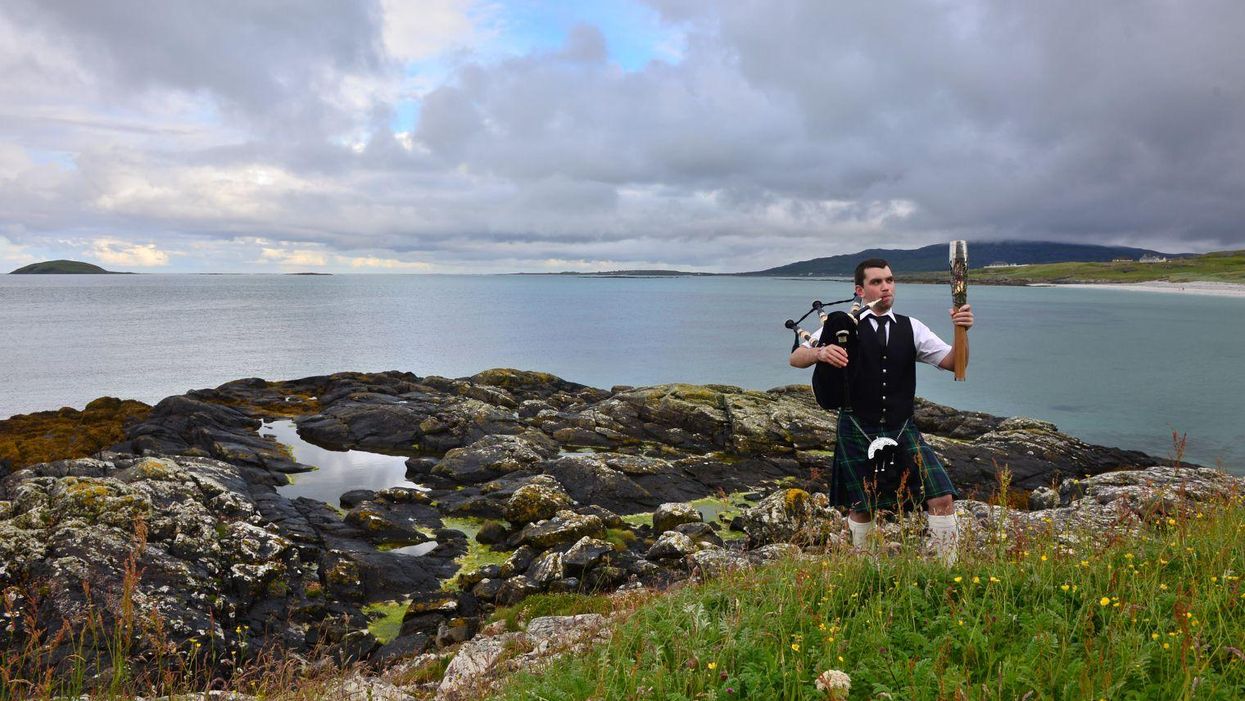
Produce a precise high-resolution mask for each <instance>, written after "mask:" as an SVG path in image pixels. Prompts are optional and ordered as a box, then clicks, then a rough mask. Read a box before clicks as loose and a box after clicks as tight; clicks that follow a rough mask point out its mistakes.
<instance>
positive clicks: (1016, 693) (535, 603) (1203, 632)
mask: <svg viewBox="0 0 1245 701" xmlns="http://www.w3.org/2000/svg"><path fill="white" fill-rule="evenodd" d="M1159 503H1160V504H1161V503H1162V502H1159ZM1183 506H1185V507H1188V508H1183V509H1182V510H1175V511H1165V510H1163V509H1162V508H1158V509H1156V510H1154V511H1153V512H1152V513H1151V514H1150V517H1149V518H1148V519H1146V523H1145V525H1144V527H1143V528H1142V529H1141V530H1139V531H1132V530H1130V529H1129V528H1126V527H1124V526H1121V527H1120V528H1119V529H1118V530H1117V531H1116V532H1108V533H1101V532H1098V533H1088V532H1085V533H1075V532H1067V531H1060V530H1059V529H1058V528H1057V527H1056V526H1055V524H1054V523H1053V522H1051V523H1043V522H1039V525H1038V526H1036V527H1034V526H1032V525H1030V526H1019V525H1017V524H1018V523H1019V521H1014V520H1009V519H1008V517H1007V512H1006V507H1001V508H1003V509H1004V511H1003V512H1002V514H1001V519H1000V521H999V522H1000V523H1003V524H1010V525H1009V526H1008V527H1006V528H1000V529H998V530H996V531H991V532H989V533H985V534H978V535H980V536H981V537H982V538H983V540H984V542H985V543H986V545H985V547H984V548H982V549H979V550H977V551H975V552H973V553H971V555H970V554H969V553H966V555H970V556H968V557H965V558H964V559H963V560H962V561H961V562H960V563H959V564H957V565H954V566H951V567H947V566H944V565H942V564H940V563H938V562H936V561H934V560H931V559H930V558H928V557H926V556H925V555H924V554H923V553H922V552H921V551H920V548H919V542H920V538H919V537H918V536H917V534H916V532H915V531H914V530H912V529H910V528H907V527H904V528H901V529H900V531H899V533H900V535H899V537H898V539H897V541H898V542H894V541H892V542H890V543H889V544H886V545H885V546H883V545H881V544H878V545H877V546H876V549H874V550H873V551H871V552H868V553H865V554H858V553H856V552H854V551H852V550H851V549H847V548H842V547H834V548H829V549H824V550H820V551H818V550H806V551H804V552H803V553H801V554H798V555H796V556H794V557H789V558H784V559H781V560H779V561H777V562H775V563H773V564H770V565H767V566H762V567H758V568H756V569H750V570H744V571H738V572H734V573H727V574H724V575H722V576H720V577H718V578H711V579H708V580H706V581H702V582H699V583H695V584H691V585H689V586H682V587H675V588H673V589H671V590H669V591H667V592H665V593H659V592H655V591H638V592H637V591H633V592H627V593H626V594H622V595H617V594H616V595H595V596H588V595H583V594H574V593H565V594H542V595H536V596H532V597H529V598H527V599H525V600H524V601H523V602H521V603H519V604H516V605H514V606H510V607H502V608H499V609H498V610H497V611H496V612H495V613H494V614H493V615H492V616H491V619H490V620H492V621H495V622H497V625H498V626H500V629H499V630H503V631H518V630H522V629H523V628H524V626H525V625H526V623H527V622H528V621H531V620H533V619H535V618H537V617H540V616H551V615H576V614H589V613H593V614H602V615H605V616H612V619H611V624H610V628H611V630H612V632H611V633H610V635H609V640H608V642H605V643H602V644H600V645H597V646H595V647H594V648H592V649H589V650H586V651H585V652H583V653H582V654H575V655H566V656H561V657H556V658H553V659H551V660H550V661H549V663H548V664H547V665H546V666H543V667H542V668H541V669H540V670H539V671H531V672H525V673H519V674H515V675H510V678H509V679H508V680H505V681H504V682H503V683H504V686H503V687H501V688H500V689H498V690H497V691H496V692H495V694H494V695H492V696H490V697H489V698H492V699H494V700H495V701H519V700H521V699H522V700H528V699H550V700H553V699H558V700H566V701H570V700H572V699H588V698H600V699H605V698H646V699H767V700H768V699H775V700H778V699H793V700H794V699H827V698H843V699H848V698H850V699H901V698H902V699H931V700H933V699H953V698H954V699H1017V698H1029V699H1046V698H1085V699H1097V698H1107V699H1125V698H1171V699H1176V698H1190V699H1192V698H1197V699H1236V698H1240V697H1241V694H1242V693H1245V652H1242V650H1241V645H1242V641H1241V639H1240V631H1241V630H1245V585H1243V583H1242V576H1245V503H1243V499H1242V495H1241V494H1240V493H1225V494H1222V495H1219V496H1218V497H1216V498H1213V499H1211V500H1206V501H1202V502H1200V503H1196V504H1185V505H1183ZM144 535H145V529H143V528H141V527H140V528H138V529H136V537H135V543H134V546H133V547H134V553H133V554H132V556H131V557H130V558H129V559H128V560H127V569H126V573H125V581H126V583H127V584H126V586H124V587H123V588H122V591H121V597H122V600H121V601H120V602H118V603H119V606H118V607H116V610H119V611H120V612H121V613H120V615H119V616H117V617H115V618H114V617H111V616H108V615H105V614H104V613H103V612H102V611H101V610H96V609H95V608H94V607H92V606H90V605H88V608H87V610H86V611H85V612H84V615H85V617H86V619H87V620H88V622H89V623H90V625H88V626H86V627H84V628H80V629H78V630H77V631H76V632H74V631H70V629H68V628H64V629H61V630H47V631H43V633H42V635H37V636H32V637H30V638H29V639H28V642H27V646H26V648H25V649H24V650H21V651H19V652H18V653H17V654H11V655H6V656H5V657H4V660H3V663H0V699H2V700H3V701H10V700H14V701H15V700H17V699H52V698H55V697H71V698H72V697H76V696H78V695H79V694H80V693H82V692H84V691H85V690H86V686H85V677H86V670H87V669H88V667H90V665H91V662H92V661H91V660H87V659H82V660H80V661H77V662H75V663H73V664H72V665H71V666H70V673H68V674H61V675H50V674H45V673H42V672H41V671H40V670H44V671H46V670H47V669H49V668H48V667H46V666H45V665H46V661H47V660H52V659H64V658H65V657H66V656H69V659H74V657H73V656H74V655H76V654H78V653H79V652H81V651H84V650H89V649H91V645H90V644H88V641H87V638H88V637H91V638H103V639H107V640H111V641H112V644H111V647H112V649H113V650H114V651H115V652H118V653H121V655H119V656H116V657H114V658H113V659H112V661H111V667H110V670H109V673H108V677H107V678H108V679H109V683H108V684H106V685H105V686H104V687H102V688H101V687H95V688H94V690H93V691H94V695H93V698H94V699H97V700H98V699H130V698H135V697H137V696H143V695H153V694H169V693H191V692H203V691H206V690H209V689H214V690H224V691H234V692H238V693H241V694H247V695H249V696H251V697H253V698H256V699H272V700H283V699H289V700H291V701H295V700H298V701H310V700H311V699H318V698H323V697H324V695H325V694H331V693H334V690H340V689H342V688H346V687H347V686H348V685H349V684H350V683H351V682H350V680H356V681H357V680H358V679H360V678H361V677H363V676H366V675H371V674H375V672H368V671H367V670H366V669H364V668H362V667H360V666H358V665H354V664H342V663H341V662H340V661H337V662H334V661H331V660H327V659H326V660H323V661H322V662H321V663H317V662H316V660H315V659H314V657H313V658H312V659H311V660H309V663H304V664H301V665H298V666H294V665H292V664H290V663H289V662H288V661H287V662H281V661H279V660H278V657H277V656H276V655H275V654H274V653H275V651H267V652H261V653H258V654H254V655H239V651H238V650H231V649H223V650H217V649H213V648H210V647H208V646H205V645H196V644H195V643H194V642H190V643H188V644H187V645H177V644H174V643H173V642H172V641H170V640H167V639H164V638H162V636H165V635H167V630H166V629H165V628H164V626H163V624H162V620H161V618H160V614H159V612H156V611H150V612H148V611H141V610H140V608H139V607H138V606H137V605H136V604H135V602H134V601H133V600H132V599H131V598H130V597H133V596H134V593H135V592H136V591H137V590H138V580H139V579H140V578H141V577H142V576H143V572H142V569H141V568H140V567H139V566H138V565H137V564H136V563H137V562H138V553H140V552H141V551H142V550H143V548H145V547H146V542H145V539H144ZM31 594H32V592H22V593H21V595H13V596H9V597H7V598H6V599H5V603H6V606H5V608H4V610H3V612H2V615H3V616H4V618H6V619H7V620H17V619H20V618H21V616H22V615H23V611H22V610H21V609H20V608H17V607H14V606H12V605H11V603H10V602H11V601H14V600H16V601H24V600H27V599H26V598H25V597H28V596H30V595H31ZM89 601H90V599H89V598H88V602H89ZM110 608H112V607H110ZM400 608H401V607H396V606H395V607H388V608H383V607H373V608H371V609H369V613H370V614H372V615H373V616H375V619H376V620H375V621H374V622H373V625H374V627H376V628H377V629H378V631H379V630H384V631H385V632H386V634H387V635H393V631H394V630H396V628H397V627H398V626H399V625H400V621H401V613H400ZM138 639H142V640H143V641H144V642H145V643H149V645H145V646H144V647H145V648H146V649H149V650H150V649H154V650H158V651H160V654H161V659H160V660H159V661H158V664H157V665H155V667H154V668H153V666H152V665H151V660H149V659H144V660H139V659H137V658H134V659H130V658H127V657H126V656H125V653H126V651H127V650H130V651H132V650H137V647H138V646H137V645H136V644H135V641H136V640H138ZM209 642H210V641H209ZM510 648H513V649H509V648H508V649H507V650H504V651H503V653H502V656H503V657H505V656H506V655H508V654H512V655H518V654H522V653H530V652H531V651H530V650H527V649H526V648H524V647H523V646H521V645H517V644H515V645H511V646H510ZM451 652H452V651H451ZM134 654H137V653H134ZM222 655H224V656H234V657H236V658H237V662H238V665H239V666H238V667H237V669H236V671H235V673H234V674H233V675H232V676H231V678H230V679H229V680H225V679H222V678H212V677H211V675H209V674H207V671H208V670H209V669H212V668H214V667H215V666H216V665H217V663H219V662H220V659H217V658H218V657H220V656H222ZM450 658H451V655H445V656H431V657H430V656H427V655H425V656H423V657H421V658H420V659H419V660H417V661H415V662H414V663H413V664H412V665H408V666H403V665H395V666H393V667H391V668H389V669H387V670H383V671H382V672H380V673H379V676H375V677H371V679H373V683H375V684H389V685H394V686H397V687H399V688H402V689H403V691H404V692H405V693H407V694H411V695H413V696H414V697H415V698H432V697H433V695H434V690H435V688H436V684H435V682H436V681H437V680H438V679H439V677H440V675H441V674H443V673H444V672H445V669H446V663H447V661H448V660H449V659H450ZM140 668H141V669H144V670H147V671H146V672H145V673H144V674H142V675H139V674H137V673H136V672H137V670H139V669H140ZM153 669H154V671H152V670H153ZM830 671H835V672H839V673H841V674H840V675H838V676H835V677H834V678H835V679H839V680H847V681H848V682H849V683H850V691H847V692H846V693H841V692H838V691H836V692H833V693H831V692H828V691H826V690H824V689H819V688H818V685H817V680H818V677H819V676H822V675H824V673H826V672H830ZM825 678H827V677H824V676H823V680H824V679H825ZM355 688H358V687H355ZM834 693H838V694H840V695H838V696H835V695H833V694H834Z"/></svg>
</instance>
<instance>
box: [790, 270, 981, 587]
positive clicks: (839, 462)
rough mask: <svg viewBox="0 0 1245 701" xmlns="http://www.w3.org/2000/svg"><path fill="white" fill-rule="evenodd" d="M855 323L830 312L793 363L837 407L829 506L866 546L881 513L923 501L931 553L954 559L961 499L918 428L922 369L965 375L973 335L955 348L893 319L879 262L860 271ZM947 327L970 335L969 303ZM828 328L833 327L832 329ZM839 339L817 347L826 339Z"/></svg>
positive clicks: (887, 279)
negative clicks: (808, 372)
mask: <svg viewBox="0 0 1245 701" xmlns="http://www.w3.org/2000/svg"><path fill="white" fill-rule="evenodd" d="M855 284H856V295H857V297H859V298H860V300H861V302H862V303H863V309H862V310H861V311H859V312H858V314H859V316H858V318H853V316H854V314H852V315H849V314H846V313H843V312H836V313H835V314H833V315H830V316H829V317H828V318H827V319H826V321H825V323H824V325H823V328H822V329H820V330H818V331H817V332H816V333H814V334H811V335H810V336H809V337H808V338H807V339H806V340H805V341H804V343H803V344H801V345H800V346H798V347H797V348H795V349H794V350H793V351H792V352H791V359H790V362H791V365H793V366H795V367H798V368H807V367H809V366H812V365H814V364H816V365H817V368H816V370H815V371H814V375H813V385H814V390H815V391H816V394H817V400H818V403H820V404H821V405H822V406H823V407H825V408H827V409H838V410H839V423H838V440H837V444H836V446H835V450H834V463H833V468H832V471H831V478H830V494H829V496H830V501H831V502H832V503H833V504H835V505H836V506H842V507H845V508H847V509H848V527H849V528H850V529H851V533H852V544H853V545H854V546H856V547H862V546H863V545H864V544H865V542H866V538H867V536H868V534H869V532H870V531H871V530H872V529H873V525H874V521H873V519H874V516H875V514H876V512H878V511H880V510H900V509H902V510H910V509H913V508H916V507H918V506H920V505H921V504H924V505H925V507H926V508H927V514H928V519H929V532H930V544H931V546H932V549H933V550H934V552H935V553H937V554H938V556H939V557H940V558H941V559H942V560H943V561H944V562H946V563H947V564H952V563H954V562H955V558H956V545H957V543H958V541H959V527H958V525H957V523H956V517H955V501H954V500H955V497H956V496H957V494H956V491H955V487H954V485H952V484H951V479H950V477H948V476H947V471H946V469H944V468H943V466H942V462H941V461H940V460H939V459H938V456H937V455H935V454H934V451H933V450H932V449H931V448H930V447H929V445H928V444H926V443H925V439H924V438H922V437H921V434H920V432H919V431H917V428H916V425H915V423H914V419H913V410H914V409H913V404H914V400H915V397H916V363H917V362H918V361H919V362H923V363H928V364H930V365H934V366H936V367H939V368H942V369H943V370H952V369H955V357H956V355H957V352H958V353H959V355H960V359H961V367H960V368H959V369H958V370H957V375H959V376H961V377H962V374H963V365H965V364H966V363H967V352H968V337H967V334H965V333H963V332H957V333H956V337H955V340H956V343H957V345H958V344H962V347H957V348H954V349H953V348H952V346H950V345H948V344H947V343H946V342H945V341H943V340H942V339H941V338H939V337H938V336H937V334H935V333H934V332H933V331H931V330H930V329H929V327H928V326H926V325H925V324H923V323H921V322H920V321H919V320H917V319H914V318H912V317H908V316H903V315H901V314H896V313H895V312H894V310H893V309H892V306H893V305H894V302H895V277H894V275H893V274H892V273H891V269H890V264H888V263H887V262H886V261H885V260H882V259H880V258H871V259H869V260H865V261H862V262H861V263H860V264H859V265H857V266H856V274H855ZM951 321H952V323H953V324H954V326H956V327H960V328H962V329H964V330H965V331H967V329H969V328H971V327H972V325H973V312H972V309H971V308H970V307H969V305H968V304H963V305H962V306H957V308H956V309H953V310H951ZM826 329H829V331H828V332H827V331H826ZM823 333H830V334H832V335H833V336H834V337H833V338H830V339H827V340H826V344H825V345H821V344H820V340H821V335H822V334H823Z"/></svg>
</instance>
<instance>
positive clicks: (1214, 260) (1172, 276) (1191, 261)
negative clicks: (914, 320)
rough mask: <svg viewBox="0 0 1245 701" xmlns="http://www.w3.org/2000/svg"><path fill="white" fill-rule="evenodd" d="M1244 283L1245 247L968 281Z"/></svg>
mask: <svg viewBox="0 0 1245 701" xmlns="http://www.w3.org/2000/svg"><path fill="white" fill-rule="evenodd" d="M905 277H907V278H912V279H913V281H917V280H918V279H919V280H925V279H926V278H929V279H931V280H938V281H940V282H941V281H945V278H946V273H939V274H937V275H934V274H924V273H920V274H916V275H909V276H905ZM1160 280H1161V281H1167V282H1177V283H1179V282H1203V281H1205V282H1236V283H1242V282H1245V250H1241V251H1218V252H1215V253H1206V254H1203V255H1199V256H1191V257H1189V258H1177V259H1173V260H1169V261H1167V262H1166V263H1138V262H1136V261H1118V262H1109V263H1050V264H1045V265H1024V266H1019V267H1014V268H985V269H979V268H974V269H973V270H972V271H971V272H970V273H969V282H970V283H972V282H977V283H1005V284H1006V283H1015V284H1021V283H1033V282H1050V283H1072V282H1091V283H1092V282H1153V281H1160Z"/></svg>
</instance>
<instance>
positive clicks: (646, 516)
mask: <svg viewBox="0 0 1245 701" xmlns="http://www.w3.org/2000/svg"><path fill="white" fill-rule="evenodd" d="M622 520H623V523H630V524H631V525H633V526H652V525H653V512H652V511H645V512H643V513H638V514H627V515H626V516H623V517H622Z"/></svg>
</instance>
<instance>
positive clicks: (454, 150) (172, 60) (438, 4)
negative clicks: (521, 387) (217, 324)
mask: <svg viewBox="0 0 1245 701" xmlns="http://www.w3.org/2000/svg"><path fill="white" fill-rule="evenodd" d="M1242 46H1245V3H1241V2H1239V0H1220V1H1215V0H1206V1H1202V0H1127V1H1125V0H1119V1H1103V2H1089V3H1087V2H1083V0H1076V1H1072V0H1048V1H1045V2H1029V1H1022V0H964V1H961V0H912V1H901V0H895V1H890V2H881V3H879V2H854V1H850V2H849V1H847V0H844V1H842V2H828V1H827V0H806V1H799V0H778V1H775V0H765V1H764V2H762V1H761V0H726V1H720V0H703V1H702V0H682V1H681V0H648V1H640V0H635V1H630V0H592V1H591V2H574V3H570V2H555V1H554V0H547V1H546V0H512V1H508V0H501V1H498V0H480V1H475V0H409V1H406V0H378V1H376V2H370V3H369V2H364V1H356V0H336V1H334V0H214V1H213V2H199V1H197V0H196V1H193V2H192V1H189V0H187V1H184V2H180V1H174V0H170V1H167V2H149V1H146V0H110V1H109V2H99V1H98V0H3V1H2V2H0V76H3V79H2V80H0V269H4V268H12V267H17V266H19V265H23V264H26V263H29V262H34V261H37V260H46V259H52V258H71V259H77V260H86V261H91V262H95V263H98V264H101V265H104V266H105V267H108V268H110V269H119V270H136V271H151V272H182V271H240V272H245V271H253V272H262V271H270V272H281V271H291V270H322V271H331V272H351V271H354V272H470V271H484V272H506V271H549V270H605V269H618V268H650V267H653V268H678V269H685V270H702V271H739V270H755V269H758V268H762V267H768V266H771V265H779V264H783V263H787V262H791V261H794V260H800V259H806V258H812V257H817V256H823V255H833V254H838V253H850V252H853V251H856V250H859V249H862V248H867V247H873V246H884V247H915V246H919V245H924V244H928V243H934V242H941V241H945V240H948V239H952V238H966V239H970V240H972V239H978V240H982V239H1018V238H1024V239H1049V240H1063V241H1077V242H1092V243H1104V244H1105V243H1113V244H1127V245H1139V246H1145V247H1151V248H1157V249H1160V250H1164V251H1173V252H1175V251H1206V250H1216V249H1224V248H1242V247H1245V50H1243V49H1242V48H1241V47H1242Z"/></svg>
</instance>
